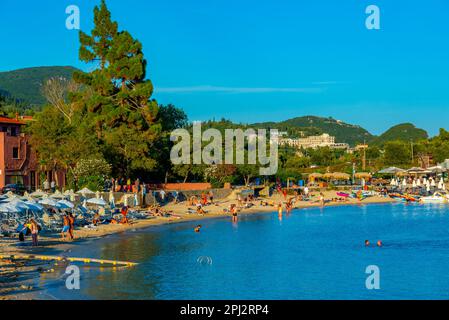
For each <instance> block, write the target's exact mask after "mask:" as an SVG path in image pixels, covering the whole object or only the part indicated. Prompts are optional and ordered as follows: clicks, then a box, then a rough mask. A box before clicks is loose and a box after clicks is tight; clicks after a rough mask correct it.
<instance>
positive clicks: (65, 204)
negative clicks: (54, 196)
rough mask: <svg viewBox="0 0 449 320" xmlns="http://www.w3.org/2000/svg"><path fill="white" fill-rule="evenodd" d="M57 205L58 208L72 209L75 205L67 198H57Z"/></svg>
mask: <svg viewBox="0 0 449 320" xmlns="http://www.w3.org/2000/svg"><path fill="white" fill-rule="evenodd" d="M57 205H58V208H59V209H72V208H73V207H75V205H74V204H73V203H72V202H70V201H67V200H59V201H58V203H57Z"/></svg>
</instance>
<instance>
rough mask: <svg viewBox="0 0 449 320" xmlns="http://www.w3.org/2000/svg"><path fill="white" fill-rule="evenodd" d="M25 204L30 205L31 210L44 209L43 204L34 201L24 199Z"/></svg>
mask: <svg viewBox="0 0 449 320" xmlns="http://www.w3.org/2000/svg"><path fill="white" fill-rule="evenodd" d="M25 204H26V205H27V206H29V207H30V210H31V211H43V210H44V207H43V206H41V205H40V204H39V203H36V202H34V201H25Z"/></svg>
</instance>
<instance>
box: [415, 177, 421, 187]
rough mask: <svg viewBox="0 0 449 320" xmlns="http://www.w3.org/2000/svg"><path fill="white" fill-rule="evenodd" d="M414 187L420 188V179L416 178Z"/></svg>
mask: <svg viewBox="0 0 449 320" xmlns="http://www.w3.org/2000/svg"><path fill="white" fill-rule="evenodd" d="M416 186H417V187H421V179H420V178H418V179H417V180H416Z"/></svg>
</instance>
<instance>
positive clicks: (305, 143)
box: [279, 133, 349, 150]
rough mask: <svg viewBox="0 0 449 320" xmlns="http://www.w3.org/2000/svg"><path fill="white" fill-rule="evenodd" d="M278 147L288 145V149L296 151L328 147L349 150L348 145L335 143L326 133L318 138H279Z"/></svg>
mask: <svg viewBox="0 0 449 320" xmlns="http://www.w3.org/2000/svg"><path fill="white" fill-rule="evenodd" d="M279 145H281V146H282V145H288V146H290V147H295V148H298V149H301V148H304V149H308V148H312V149H316V148H321V147H329V148H332V149H344V150H349V145H348V144H347V143H335V137H334V136H331V135H329V134H327V133H323V134H322V135H320V136H309V137H306V138H298V139H291V138H281V139H279Z"/></svg>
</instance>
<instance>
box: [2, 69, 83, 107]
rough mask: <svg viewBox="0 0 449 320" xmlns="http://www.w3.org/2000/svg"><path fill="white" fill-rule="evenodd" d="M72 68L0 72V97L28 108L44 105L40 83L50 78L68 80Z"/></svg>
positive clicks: (72, 70)
mask: <svg viewBox="0 0 449 320" xmlns="http://www.w3.org/2000/svg"><path fill="white" fill-rule="evenodd" d="M75 70H77V69H76V68H74V67H69V66H66V67H58V66H54V67H34V68H25V69H18V70H13V71H6V72H0V95H2V96H6V97H8V98H10V99H16V100H18V101H20V102H22V103H25V104H27V105H30V106H41V105H43V104H45V102H46V101H45V98H44V97H43V95H42V93H41V86H42V83H43V82H44V81H45V80H47V79H49V78H52V77H63V78H66V79H70V78H71V77H72V74H73V72H74V71H75Z"/></svg>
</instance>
